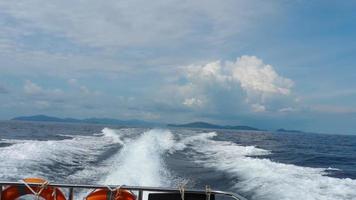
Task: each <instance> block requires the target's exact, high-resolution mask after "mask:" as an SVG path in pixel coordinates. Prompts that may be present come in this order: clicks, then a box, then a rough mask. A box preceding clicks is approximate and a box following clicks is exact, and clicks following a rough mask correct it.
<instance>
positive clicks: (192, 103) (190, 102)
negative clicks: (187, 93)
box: [183, 97, 204, 108]
mask: <svg viewBox="0 0 356 200" xmlns="http://www.w3.org/2000/svg"><path fill="white" fill-rule="evenodd" d="M183 104H184V105H185V106H188V107H192V108H194V107H201V106H203V104H204V103H203V101H202V100H201V99H198V98H194V97H193V98H187V99H184V102H183Z"/></svg>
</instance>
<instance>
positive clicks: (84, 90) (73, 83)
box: [67, 78, 99, 95]
mask: <svg viewBox="0 0 356 200" xmlns="http://www.w3.org/2000/svg"><path fill="white" fill-rule="evenodd" d="M67 83H68V84H69V85H71V86H72V87H74V88H76V89H78V90H79V91H80V93H81V94H84V95H90V94H93V95H98V94H99V92H98V91H91V90H90V89H89V88H88V87H87V86H85V85H82V84H80V83H79V81H78V80H77V79H75V78H71V79H68V80H67Z"/></svg>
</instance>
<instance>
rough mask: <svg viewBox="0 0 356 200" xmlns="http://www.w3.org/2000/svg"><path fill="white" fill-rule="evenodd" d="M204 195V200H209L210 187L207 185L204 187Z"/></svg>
mask: <svg viewBox="0 0 356 200" xmlns="http://www.w3.org/2000/svg"><path fill="white" fill-rule="evenodd" d="M205 193H206V200H210V195H211V188H210V186H208V185H206V186H205Z"/></svg>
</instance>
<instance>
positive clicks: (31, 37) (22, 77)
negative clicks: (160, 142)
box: [0, 0, 356, 134]
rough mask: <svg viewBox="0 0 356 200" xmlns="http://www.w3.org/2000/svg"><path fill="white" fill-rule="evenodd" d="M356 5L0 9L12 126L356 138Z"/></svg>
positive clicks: (172, 1)
mask: <svg viewBox="0 0 356 200" xmlns="http://www.w3.org/2000/svg"><path fill="white" fill-rule="evenodd" d="M355 10H356V2H355V1H347V0H345V1H328V0H320V1H317V0H296V1H289V0H280V1H279V0H270V1H255V0H246V1H241V0H224V1H213V0H196V1H191V0H180V1H178V0H157V1H145V0H131V1H122V0H106V1H93V0H88V1H69V0H58V1H46V0H18V1H5V0H3V1H0V119H2V120H6V119H10V118H12V117H16V116H22V115H34V114H47V115H52V116H58V117H76V118H89V117H110V118H117V119H123V120H125V119H141V120H147V121H152V122H161V123H186V122H192V121H206V122H211V123H217V124H223V125H227V124H229V125H250V126H255V127H258V128H263V129H272V130H273V129H277V128H286V129H298V130H305V131H312V132H323V133H334V134H356V12H354V11H355Z"/></svg>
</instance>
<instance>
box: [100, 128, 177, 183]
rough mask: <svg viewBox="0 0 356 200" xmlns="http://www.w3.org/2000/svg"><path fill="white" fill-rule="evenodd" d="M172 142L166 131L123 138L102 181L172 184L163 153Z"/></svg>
mask: <svg viewBox="0 0 356 200" xmlns="http://www.w3.org/2000/svg"><path fill="white" fill-rule="evenodd" d="M173 145H174V137H173V134H172V133H171V132H170V131H168V130H158V129H153V130H149V131H147V132H144V133H143V134H142V135H140V136H139V137H138V138H137V139H135V140H131V141H127V142H126V143H124V147H123V148H122V150H121V151H120V153H119V154H117V155H116V156H114V157H113V158H112V160H111V163H110V164H111V166H112V167H111V170H110V173H109V174H108V175H107V177H106V179H104V180H103V182H104V183H105V184H126V185H145V186H168V185H170V184H171V183H172V178H171V175H170V173H169V172H168V170H167V169H166V167H165V164H164V160H163V156H164V154H165V153H166V152H168V150H169V149H170V148H172V147H173Z"/></svg>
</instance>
